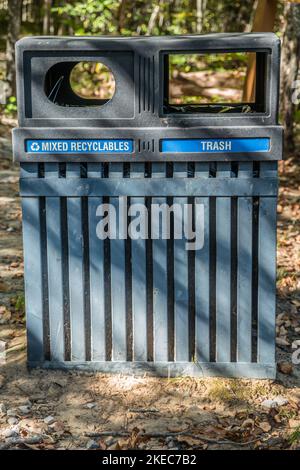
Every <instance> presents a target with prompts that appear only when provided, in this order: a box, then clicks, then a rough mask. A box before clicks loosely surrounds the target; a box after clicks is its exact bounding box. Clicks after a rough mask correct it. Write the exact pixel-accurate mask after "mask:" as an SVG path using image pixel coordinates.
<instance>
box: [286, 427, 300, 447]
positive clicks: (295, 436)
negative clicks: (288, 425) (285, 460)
mask: <svg viewBox="0 0 300 470" xmlns="http://www.w3.org/2000/svg"><path fill="white" fill-rule="evenodd" d="M288 441H289V443H290V445H292V444H296V443H297V442H299V441H300V426H297V427H296V429H294V431H293V432H292V433H291V434H290V435H289V439H288Z"/></svg>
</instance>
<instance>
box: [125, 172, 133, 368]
mask: <svg viewBox="0 0 300 470" xmlns="http://www.w3.org/2000/svg"><path fill="white" fill-rule="evenodd" d="M130 167H131V165H130V163H124V166H123V176H124V178H129V177H130ZM131 202H132V201H131V198H130V197H128V198H127V208H126V209H127V214H128V211H129V208H130V204H131ZM126 229H127V238H126V239H125V296H126V298H125V304H126V346H127V352H126V354H127V361H132V360H133V314H132V252H131V251H132V250H131V239H130V237H129V236H128V229H129V218H128V215H126Z"/></svg>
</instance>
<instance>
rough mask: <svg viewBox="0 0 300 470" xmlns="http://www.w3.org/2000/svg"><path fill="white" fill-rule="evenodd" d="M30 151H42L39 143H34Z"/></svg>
mask: <svg viewBox="0 0 300 470" xmlns="http://www.w3.org/2000/svg"><path fill="white" fill-rule="evenodd" d="M30 150H32V151H33V152H37V151H38V150H40V146H39V144H38V143H37V142H33V143H32V144H31V146H30Z"/></svg>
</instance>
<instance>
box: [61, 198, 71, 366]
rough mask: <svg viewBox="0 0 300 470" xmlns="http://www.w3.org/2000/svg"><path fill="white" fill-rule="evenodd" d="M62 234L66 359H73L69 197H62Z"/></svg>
mask: <svg viewBox="0 0 300 470" xmlns="http://www.w3.org/2000/svg"><path fill="white" fill-rule="evenodd" d="M60 225H61V236H62V253H61V256H62V285H63V318H64V344H65V356H64V359H65V361H70V360H71V319H70V289H69V254H68V253H69V244H68V213H67V198H65V197H62V198H61V221H60Z"/></svg>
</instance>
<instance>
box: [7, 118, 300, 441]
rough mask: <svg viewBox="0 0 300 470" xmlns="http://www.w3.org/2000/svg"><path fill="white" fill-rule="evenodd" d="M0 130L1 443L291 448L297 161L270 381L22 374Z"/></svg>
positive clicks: (15, 244)
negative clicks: (275, 367) (273, 376)
mask: <svg viewBox="0 0 300 470" xmlns="http://www.w3.org/2000/svg"><path fill="white" fill-rule="evenodd" d="M9 133H10V130H9V128H8V127H5V126H2V127H0V292H1V298H0V348H1V347H2V350H3V349H4V347H5V348H6V351H5V353H4V352H2V353H1V349H0V361H2V362H1V363H0V449H3V448H22V447H27V448H34V449H45V448H46V449H53V448H54V449H72V448H76V449H78V448H84V449H86V448H98V449H100V450H101V449H127V448H140V449H142V448H143V449H255V448H258V449H264V448H268V449H288V448H294V449H296V448H300V414H299V410H300V366H298V365H295V364H293V365H292V363H291V361H292V357H291V355H292V352H293V351H296V348H297V343H295V341H297V339H298V338H300V315H299V314H300V277H299V276H300V274H299V273H300V269H299V268H300V255H299V249H300V231H299V227H300V220H299V214H300V175H299V172H298V174H297V166H296V159H293V158H290V159H287V160H286V161H285V162H284V163H281V164H280V174H281V189H280V198H279V205H278V215H279V224H278V285H277V287H278V305H277V314H278V317H277V334H278V338H277V343H278V347H277V360H278V362H279V369H280V370H279V371H278V375H277V379H276V380H233V379H232V380H230V379H227V380H224V379H192V378H190V379H189V378H184V379H183V378H178V379H162V378H150V377H142V378H140V377H139V378H137V377H128V376H127V377H126V376H119V375H109V374H106V375H104V374H99V373H95V374H94V373H83V372H57V371H56V372H55V371H43V370H35V371H31V372H30V371H28V370H27V368H26V339H25V324H24V295H23V263H22V240H21V211H20V199H19V196H18V168H17V166H14V165H13V164H12V158H11V144H10V135H9ZM298 165H299V163H298ZM299 344H300V342H299ZM4 354H5V357H4ZM283 372H284V373H283ZM266 400H271V402H270V401H267V402H266ZM274 400H275V401H274ZM19 407H21V408H19Z"/></svg>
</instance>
